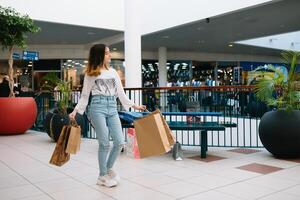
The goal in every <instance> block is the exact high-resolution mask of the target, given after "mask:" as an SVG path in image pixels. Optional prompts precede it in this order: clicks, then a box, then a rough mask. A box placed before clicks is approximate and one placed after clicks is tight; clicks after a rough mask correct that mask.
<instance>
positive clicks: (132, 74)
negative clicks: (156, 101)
mask: <svg viewBox="0 0 300 200" xmlns="http://www.w3.org/2000/svg"><path fill="white" fill-rule="evenodd" d="M124 7H125V37H124V38H125V87H142V73H141V65H142V64H141V57H142V56H141V54H142V53H141V31H140V29H141V23H140V19H141V15H140V11H141V0H124Z"/></svg>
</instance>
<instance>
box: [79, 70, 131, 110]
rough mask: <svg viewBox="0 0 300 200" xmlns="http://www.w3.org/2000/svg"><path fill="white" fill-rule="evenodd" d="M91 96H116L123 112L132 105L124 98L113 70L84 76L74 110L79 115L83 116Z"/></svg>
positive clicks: (117, 76)
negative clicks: (97, 74) (123, 109)
mask: <svg viewBox="0 0 300 200" xmlns="http://www.w3.org/2000/svg"><path fill="white" fill-rule="evenodd" d="M91 92H92V95H104V96H116V97H118V98H119V99H120V102H121V103H122V105H123V107H124V108H125V110H128V109H129V108H130V107H132V106H133V105H134V103H133V102H132V101H131V100H130V99H128V97H127V96H126V94H125V92H124V89H123V86H122V83H121V80H120V77H119V74H118V73H117V72H116V70H115V69H113V68H109V69H108V70H103V71H102V72H101V74H100V75H99V76H89V75H87V74H86V75H85V76H84V82H83V88H82V92H81V97H80V99H79V101H78V104H77V105H76V107H75V109H76V110H77V112H78V113H79V114H83V113H84V111H85V109H86V106H87V104H88V101H89V96H90V93H91Z"/></svg>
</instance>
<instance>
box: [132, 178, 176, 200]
mask: <svg viewBox="0 0 300 200" xmlns="http://www.w3.org/2000/svg"><path fill="white" fill-rule="evenodd" d="M129 182H132V183H134V184H137V185H139V186H141V187H143V188H146V189H149V190H151V191H153V192H158V193H160V194H163V195H167V196H169V197H172V198H174V196H172V195H169V194H166V193H163V192H161V191H157V190H155V189H153V186H146V185H142V184H139V183H136V182H134V181H131V180H129ZM162 185H165V184H162ZM158 186H159V185H158ZM160 186H161V185H160ZM140 190H142V189H140Z"/></svg>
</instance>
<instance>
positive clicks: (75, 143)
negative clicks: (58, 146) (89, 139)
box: [66, 121, 81, 154]
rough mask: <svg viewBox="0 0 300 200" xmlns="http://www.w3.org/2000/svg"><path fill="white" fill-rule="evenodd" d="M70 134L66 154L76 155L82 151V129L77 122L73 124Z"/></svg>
mask: <svg viewBox="0 0 300 200" xmlns="http://www.w3.org/2000/svg"><path fill="white" fill-rule="evenodd" d="M70 126H71V128H70V134H69V139H68V144H67V147H66V153H70V154H76V153H77V152H78V151H79V149H80V142H81V128H80V126H79V125H78V124H77V123H76V121H74V122H71V125H70Z"/></svg>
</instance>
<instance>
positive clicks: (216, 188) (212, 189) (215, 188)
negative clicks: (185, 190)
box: [183, 177, 256, 198]
mask: <svg viewBox="0 0 300 200" xmlns="http://www.w3.org/2000/svg"><path fill="white" fill-rule="evenodd" d="M253 178H256V177H251V178H249V179H247V180H250V179H253ZM231 180H232V179H231ZM244 181H245V180H240V181H236V182H233V183H228V184H225V185H222V186H218V187H214V188H211V189H209V190H207V191H202V192H199V193H198V194H200V193H204V192H209V191H214V190H216V191H217V192H221V193H223V194H226V195H229V196H232V197H235V198H240V197H237V196H234V195H231V194H229V193H224V192H222V191H219V190H218V189H220V188H223V187H227V186H230V185H234V184H237V183H242V182H244ZM196 195H197V194H196ZM190 196H191V195H187V196H186V197H183V198H187V197H190ZM192 196H195V195H192Z"/></svg>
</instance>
